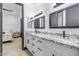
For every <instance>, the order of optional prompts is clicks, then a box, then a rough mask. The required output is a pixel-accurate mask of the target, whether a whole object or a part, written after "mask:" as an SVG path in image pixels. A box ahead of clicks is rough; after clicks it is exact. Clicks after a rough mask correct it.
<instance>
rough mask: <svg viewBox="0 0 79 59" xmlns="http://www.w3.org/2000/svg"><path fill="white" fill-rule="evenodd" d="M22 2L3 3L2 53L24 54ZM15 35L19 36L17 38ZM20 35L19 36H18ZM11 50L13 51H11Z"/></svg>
mask: <svg viewBox="0 0 79 59" xmlns="http://www.w3.org/2000/svg"><path fill="white" fill-rule="evenodd" d="M23 9H24V8H23V4H21V3H3V32H4V34H3V40H2V42H3V55H4V56H5V55H7V56H9V55H22V54H23V55H26V54H25V52H24V51H22V50H23V49H24V44H23V42H24V25H23V24H24V23H23V21H24V19H23V18H24V15H23ZM17 36H19V37H18V38H17ZM20 36H21V37H20ZM12 51H13V52H12Z"/></svg>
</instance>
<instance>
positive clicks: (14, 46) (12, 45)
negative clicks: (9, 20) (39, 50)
mask: <svg viewBox="0 0 79 59" xmlns="http://www.w3.org/2000/svg"><path fill="white" fill-rule="evenodd" d="M21 40H22V39H21V38H20V37H19V38H15V39H12V42H9V43H3V56H31V53H30V52H28V50H26V52H25V51H24V50H21V44H22V43H21Z"/></svg>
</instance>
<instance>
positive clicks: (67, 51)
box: [25, 33, 79, 56]
mask: <svg viewBox="0 0 79 59" xmlns="http://www.w3.org/2000/svg"><path fill="white" fill-rule="evenodd" d="M26 37H27V40H26V41H25V43H27V45H26V47H27V49H28V50H29V51H30V52H31V53H32V54H33V55H35V56H79V43H76V42H74V41H72V40H70V39H64V38H62V37H58V36H55V35H54V36H53V35H52V36H51V35H49V34H40V33H39V34H35V33H26Z"/></svg>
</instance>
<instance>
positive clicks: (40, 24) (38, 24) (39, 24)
mask: <svg viewBox="0 0 79 59" xmlns="http://www.w3.org/2000/svg"><path fill="white" fill-rule="evenodd" d="M34 28H45V16H42V17H40V18H37V19H35V20H34Z"/></svg>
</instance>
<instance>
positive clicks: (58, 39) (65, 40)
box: [28, 33, 79, 48]
mask: <svg viewBox="0 0 79 59" xmlns="http://www.w3.org/2000/svg"><path fill="white" fill-rule="evenodd" d="M28 34H31V35H34V36H37V37H39V38H44V39H47V40H52V41H55V42H58V43H62V44H65V45H69V46H74V47H77V48H79V42H78V41H76V40H74V39H73V40H74V41H73V40H72V39H68V38H63V37H58V36H56V35H47V34H40V33H39V34H35V33H28ZM77 40H78V39H77Z"/></svg>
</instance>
